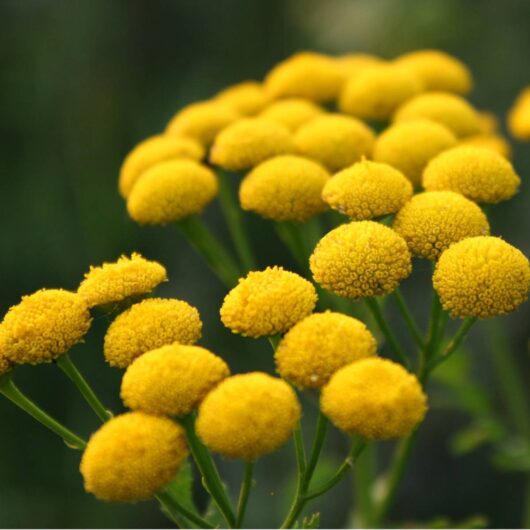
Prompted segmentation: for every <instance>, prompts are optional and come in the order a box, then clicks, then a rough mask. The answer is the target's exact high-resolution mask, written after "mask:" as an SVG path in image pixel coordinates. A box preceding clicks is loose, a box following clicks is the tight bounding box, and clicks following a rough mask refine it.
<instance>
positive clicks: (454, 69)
mask: <svg viewBox="0 0 530 530" xmlns="http://www.w3.org/2000/svg"><path fill="white" fill-rule="evenodd" d="M395 62H396V64H398V65H400V66H403V67H405V68H410V69H411V70H412V71H413V72H414V73H415V74H416V75H417V76H418V77H419V78H420V79H421V81H422V82H423V85H424V86H425V89H426V90H441V91H444V92H454V93H456V94H467V93H468V92H470V91H471V88H472V87H473V77H472V75H471V72H470V71H469V68H468V67H467V66H466V65H465V64H464V63H463V62H462V61H460V60H459V59H457V58H456V57H453V56H451V55H449V54H447V53H445V52H442V51H439V50H418V51H414V52H411V53H406V54H405V55H402V56H401V57H398V58H397V59H396V61H395Z"/></svg>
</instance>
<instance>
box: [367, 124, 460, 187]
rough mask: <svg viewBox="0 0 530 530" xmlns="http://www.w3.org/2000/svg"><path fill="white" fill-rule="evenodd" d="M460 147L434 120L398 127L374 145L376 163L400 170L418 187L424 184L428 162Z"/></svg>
mask: <svg viewBox="0 0 530 530" xmlns="http://www.w3.org/2000/svg"><path fill="white" fill-rule="evenodd" d="M454 145H456V137H455V135H454V134H453V133H452V132H451V131H450V130H449V129H447V128H446V127H444V126H443V125H441V124H439V123H436V122H434V121H430V120H413V121H407V122H403V123H396V124H394V125H392V126H391V127H389V128H388V129H386V130H385V131H383V132H382V133H381V134H380V135H379V137H378V138H377V140H376V142H375V145H374V153H373V156H374V160H376V161H378V162H385V163H387V164H390V165H391V166H394V167H395V168H396V169H399V170H400V171H401V172H402V173H403V174H404V175H405V176H406V177H407V178H408V179H409V180H410V181H411V182H412V184H413V185H414V186H419V185H420V184H421V175H422V173H423V170H424V168H425V166H426V165H427V162H429V160H430V159H431V158H434V157H435V156H436V155H437V154H439V153H441V152H442V151H445V150H446V149H449V148H450V147H453V146H454Z"/></svg>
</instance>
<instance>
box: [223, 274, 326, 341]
mask: <svg viewBox="0 0 530 530" xmlns="http://www.w3.org/2000/svg"><path fill="white" fill-rule="evenodd" d="M316 302H317V294H316V291H315V288H314V287H313V285H312V284H311V283H310V282H308V281H307V280H306V279H305V278H302V277H301V276H299V275H298V274H295V273H294V272H289V271H286V270H284V269H283V268H282V267H267V268H266V269H265V270H264V271H253V272H249V273H248V274H247V276H246V277H245V278H242V279H240V280H239V283H238V285H237V286H236V287H234V288H233V289H232V290H231V291H230V292H229V293H228V294H227V295H226V297H225V299H224V302H223V305H222V307H221V320H222V322H223V324H224V325H225V326H226V327H227V328H229V329H230V330H232V332H234V333H239V334H241V335H245V336H248V337H263V336H271V335H277V334H279V333H285V332H286V331H287V330H289V329H290V328H292V327H293V326H294V325H295V324H296V323H297V322H298V321H299V320H302V318H304V317H306V316H307V315H309V314H310V313H311V312H312V311H313V309H314V308H315V304H316Z"/></svg>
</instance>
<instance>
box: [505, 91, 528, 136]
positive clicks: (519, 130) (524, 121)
mask: <svg viewBox="0 0 530 530" xmlns="http://www.w3.org/2000/svg"><path fill="white" fill-rule="evenodd" d="M507 124H508V130H509V131H510V133H511V135H512V136H513V137H514V138H517V139H518V140H522V141H527V140H530V86H528V87H526V88H524V89H523V90H522V91H521V93H520V94H519V95H518V96H517V99H516V100H515V102H514V104H513V106H512V108H511V109H510V112H509V113H508V122H507Z"/></svg>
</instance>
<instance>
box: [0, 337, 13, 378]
mask: <svg viewBox="0 0 530 530" xmlns="http://www.w3.org/2000/svg"><path fill="white" fill-rule="evenodd" d="M0 341H1V339H0ZM11 368H12V365H11V362H9V360H8V358H7V357H6V356H5V355H3V354H0V376H2V375H4V374H7V372H9V371H10V370H11Z"/></svg>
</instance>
